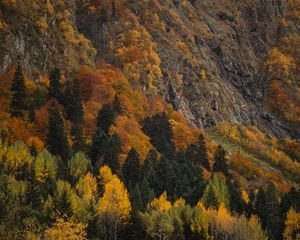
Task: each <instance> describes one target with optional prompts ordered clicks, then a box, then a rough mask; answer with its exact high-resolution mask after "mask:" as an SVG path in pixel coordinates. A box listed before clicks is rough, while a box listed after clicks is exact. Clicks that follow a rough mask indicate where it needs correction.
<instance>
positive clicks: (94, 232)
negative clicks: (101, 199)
mask: <svg viewBox="0 0 300 240" xmlns="http://www.w3.org/2000/svg"><path fill="white" fill-rule="evenodd" d="M89 209H90V214H91V218H90V219H89V221H88V225H87V237H88V239H98V238H100V233H99V226H98V225H99V217H98V212H97V208H96V206H95V204H94V203H90V208H89Z"/></svg>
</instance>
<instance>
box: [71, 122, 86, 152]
mask: <svg viewBox="0 0 300 240" xmlns="http://www.w3.org/2000/svg"><path fill="white" fill-rule="evenodd" d="M71 135H72V140H73V151H74V152H78V151H84V149H85V140H84V136H83V132H82V123H78V122H75V123H73V124H72V128H71Z"/></svg>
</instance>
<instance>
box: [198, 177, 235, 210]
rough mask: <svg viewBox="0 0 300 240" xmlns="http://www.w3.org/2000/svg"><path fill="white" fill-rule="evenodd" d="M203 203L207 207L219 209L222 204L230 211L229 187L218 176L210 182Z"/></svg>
mask: <svg viewBox="0 0 300 240" xmlns="http://www.w3.org/2000/svg"><path fill="white" fill-rule="evenodd" d="M201 201H202V202H203V203H204V205H205V206H206V207H209V206H211V207H214V208H219V207H220V205H221V204H222V205H223V206H224V207H225V208H226V209H229V206H230V202H229V194H228V189H227V185H226V183H225V182H224V181H223V180H222V179H220V178H219V177H218V175H217V174H214V176H213V178H212V179H210V180H209V182H208V185H207V186H206V188H205V191H204V194H203V196H202V198H201Z"/></svg>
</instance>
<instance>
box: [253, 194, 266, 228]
mask: <svg viewBox="0 0 300 240" xmlns="http://www.w3.org/2000/svg"><path fill="white" fill-rule="evenodd" d="M265 208H266V194H265V191H264V189H263V188H260V189H259V190H258V193H257V196H256V202H255V213H256V215H257V216H259V218H260V220H261V223H262V227H263V228H265V227H266V222H267V215H266V212H265Z"/></svg>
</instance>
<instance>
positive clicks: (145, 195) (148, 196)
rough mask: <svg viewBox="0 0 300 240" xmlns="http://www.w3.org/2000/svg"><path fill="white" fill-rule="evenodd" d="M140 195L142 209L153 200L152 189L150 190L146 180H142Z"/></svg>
mask: <svg viewBox="0 0 300 240" xmlns="http://www.w3.org/2000/svg"><path fill="white" fill-rule="evenodd" d="M141 195H142V201H143V207H144V208H145V207H146V206H147V204H148V203H149V202H151V201H152V200H153V199H154V198H155V196H154V192H153V189H151V188H150V185H149V182H148V180H147V178H144V180H143V182H142V184H141Z"/></svg>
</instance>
